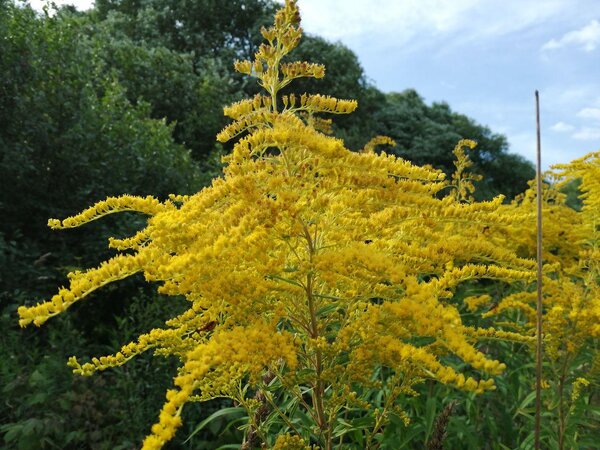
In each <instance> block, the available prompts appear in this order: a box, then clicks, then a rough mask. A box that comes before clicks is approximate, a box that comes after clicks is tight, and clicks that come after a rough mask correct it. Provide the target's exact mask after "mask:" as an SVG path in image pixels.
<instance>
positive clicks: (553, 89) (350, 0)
mask: <svg viewBox="0 0 600 450" xmlns="http://www.w3.org/2000/svg"><path fill="white" fill-rule="evenodd" d="M298 4H299V5H300V9H301V11H300V12H301V14H302V16H303V26H304V28H305V30H306V31H307V32H309V33H314V34H318V35H320V36H323V37H325V38H327V39H329V40H333V41H341V42H342V43H344V44H345V45H347V46H348V47H350V48H351V49H352V50H354V51H355V52H356V53H357V54H358V56H359V59H360V61H361V63H362V65H363V67H364V69H365V72H366V74H367V76H368V77H369V78H370V79H371V80H372V81H373V82H374V84H375V85H376V86H377V87H379V88H380V89H381V90H383V91H402V90H404V89H406V88H414V89H416V90H417V91H418V92H419V93H420V94H421V95H422V96H423V97H424V98H425V100H426V101H427V102H434V101H436V102H437V101H445V102H447V103H449V104H450V106H451V107H452V108H453V110H455V111H457V112H461V113H464V114H466V115H468V116H470V117H472V118H474V119H475V120H476V121H478V122H479V123H481V124H484V125H487V126H489V127H490V128H491V129H492V130H493V131H495V132H499V133H503V134H505V135H506V136H507V138H508V140H509V143H510V146H511V151H513V152H516V153H519V154H522V155H524V156H525V157H526V158H528V159H530V160H531V161H533V160H534V154H535V112H534V91H535V90H536V89H538V90H539V91H540V97H541V121H542V154H543V156H542V158H543V165H544V166H545V167H547V166H548V165H550V164H554V163H559V162H568V161H570V160H572V159H574V158H577V157H580V156H583V155H584V154H586V153H587V152H590V151H596V150H600V1H599V0H501V1H500V0H368V1H367V0H299V2H298ZM359 107H360V105H359Z"/></svg>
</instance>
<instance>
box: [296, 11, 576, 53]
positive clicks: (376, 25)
mask: <svg viewBox="0 0 600 450" xmlns="http://www.w3.org/2000/svg"><path fill="white" fill-rule="evenodd" d="M298 5H299V7H300V13H301V15H302V17H303V24H304V27H305V29H306V30H307V31H308V32H311V33H316V34H319V35H321V36H323V37H325V38H328V39H334V40H336V39H348V38H351V37H357V36H364V35H369V34H375V35H378V36H381V35H383V34H389V37H391V38H393V39H394V44H397V43H402V42H406V41H407V40H409V39H410V38H412V37H415V36H417V35H418V36H419V37H420V38H421V39H422V38H423V37H424V36H435V35H439V34H452V35H453V37H456V38H464V37H469V38H473V37H476V36H477V37H482V36H499V35H505V34H508V33H511V32H514V31H517V30H521V29H524V28H526V27H528V26H530V25H533V24H539V23H542V22H543V21H544V20H546V19H548V18H550V17H557V16H560V15H561V14H563V13H565V12H566V11H567V10H568V9H569V8H570V7H571V3H570V2H569V0H545V3H544V7H543V8H540V7H539V4H538V2H537V1H523V0H488V1H486V2H482V1H480V0H453V1H451V2H450V1H447V0H402V1H398V0H370V1H368V0H326V1H323V0H299V1H298Z"/></svg>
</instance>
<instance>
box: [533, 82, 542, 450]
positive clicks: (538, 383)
mask: <svg viewBox="0 0 600 450" xmlns="http://www.w3.org/2000/svg"><path fill="white" fill-rule="evenodd" d="M535 120H536V136H537V152H536V156H537V164H536V183H537V315H536V317H537V341H536V342H537V345H536V352H535V450H539V448H540V430H541V416H542V414H541V410H542V406H541V405H542V307H543V305H542V145H541V138H540V94H539V92H538V91H535Z"/></svg>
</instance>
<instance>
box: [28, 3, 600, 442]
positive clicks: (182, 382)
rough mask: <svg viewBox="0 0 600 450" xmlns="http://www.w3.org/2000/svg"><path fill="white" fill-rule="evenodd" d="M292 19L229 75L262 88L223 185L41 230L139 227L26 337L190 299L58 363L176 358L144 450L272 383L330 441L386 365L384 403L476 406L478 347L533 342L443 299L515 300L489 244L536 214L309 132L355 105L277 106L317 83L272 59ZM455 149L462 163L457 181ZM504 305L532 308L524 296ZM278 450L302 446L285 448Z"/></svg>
mask: <svg viewBox="0 0 600 450" xmlns="http://www.w3.org/2000/svg"><path fill="white" fill-rule="evenodd" d="M298 23H299V16H298V9H297V6H296V2H294V1H289V0H288V1H287V2H286V4H285V6H284V7H283V8H282V9H281V10H280V11H279V12H278V13H277V16H276V19H275V25H274V27H273V28H268V29H264V30H263V35H264V36H265V38H266V39H267V40H268V41H269V43H268V44H263V45H262V46H261V47H260V48H259V50H258V52H257V54H256V55H255V58H254V60H253V61H244V62H239V61H238V62H236V63H235V68H236V70H238V71H240V72H242V73H246V74H249V75H252V76H255V77H257V78H258V80H259V84H260V85H261V86H262V87H264V89H265V92H264V93H263V95H259V96H256V97H254V98H252V99H247V100H242V101H240V102H236V103H234V104H233V105H230V106H228V107H226V108H224V112H225V114H226V115H227V116H229V117H230V118H231V119H232V123H231V124H229V125H228V126H226V127H225V128H224V129H223V131H221V132H220V133H219V135H218V139H219V140H220V141H222V142H225V141H227V140H229V139H232V138H234V137H236V136H239V135H241V134H244V136H243V137H242V138H241V139H239V140H238V141H237V142H235V143H234V145H233V150H232V152H231V154H229V155H228V156H226V157H224V159H223V160H224V162H225V164H226V167H225V168H224V174H223V177H221V178H218V179H215V180H214V181H213V183H212V184H211V185H210V186H208V187H206V188H205V189H203V190H202V191H201V192H199V193H197V194H195V195H191V196H171V197H170V199H169V200H167V201H165V202H159V201H158V200H155V199H151V198H145V199H144V198H138V197H129V196H128V197H122V198H115V199H109V200H107V201H105V202H100V203H99V204H97V205H95V206H94V207H92V208H90V209H89V210H86V211H84V213H82V214H80V215H78V216H75V217H74V218H71V219H70V220H65V221H62V222H61V221H57V220H52V221H50V225H51V226H53V227H56V228H59V227H60V228H64V227H70V226H77V225H79V224H81V223H84V222H86V221H89V220H94V219H96V218H99V217H101V216H103V215H106V214H110V213H112V212H117V211H121V210H122V211H130V210H136V211H141V212H144V213H147V214H149V215H150V216H151V217H150V218H149V219H148V226H147V228H145V229H144V230H142V231H140V232H139V233H137V234H136V235H134V236H133V237H128V238H124V239H111V240H110V245H111V246H112V247H114V248H117V249H119V250H122V251H126V252H127V253H128V254H120V255H119V256H117V257H116V258H115V259H114V260H110V261H109V262H107V263H104V264H103V265H101V266H100V267H99V268H97V269H92V270H91V271H87V272H86V271H81V272H74V273H72V274H71V275H70V276H69V279H70V283H71V284H70V286H69V288H68V289H61V290H59V292H58V294H57V296H56V297H55V298H53V299H52V300H51V301H50V302H46V303H43V304H41V305H37V306H33V307H30V308H27V307H21V308H20V309H19V314H20V316H21V324H22V325H27V324H30V323H34V324H36V325H39V324H41V323H42V322H43V321H45V320H46V319H47V318H48V317H50V316H52V315H55V314H57V313H59V312H60V311H62V310H64V309H66V308H67V307H68V306H69V305H70V304H72V303H73V302H74V301H77V300H79V299H80V298H83V297H84V296H85V295H86V294H87V293H89V292H91V290H93V289H96V288H98V287H100V286H102V285H103V284H106V283H108V282H110V281H114V280H117V279H120V278H123V277H125V276H128V275H129V274H132V273H136V272H143V274H144V278H145V279H146V280H147V281H151V282H156V283H158V285H159V288H158V290H159V292H160V293H163V294H167V295H172V296H177V297H179V298H184V299H185V300H186V301H187V302H188V309H187V310H186V311H185V312H183V313H181V314H180V315H178V316H177V317H173V318H171V319H170V320H168V321H167V323H166V324H165V327H163V328H156V329H154V330H151V331H150V332H149V333H146V334H144V335H141V336H140V337H139V338H138V339H137V340H136V341H135V342H131V343H127V344H125V345H123V346H122V347H121V348H120V349H118V351H117V352H116V353H115V354H113V355H108V356H102V357H99V358H92V359H91V360H90V361H89V362H85V363H80V362H78V361H77V359H76V358H71V359H70V360H69V365H70V366H71V367H73V369H74V370H75V371H76V372H77V373H80V374H81V375H89V374H91V373H93V372H96V371H99V370H104V369H107V368H109V367H114V366H118V365H121V364H124V363H125V362H127V361H128V360H129V359H131V358H133V357H135V356H136V355H137V354H139V353H140V352H142V351H145V350H149V349H151V350H153V352H154V354H155V355H157V356H174V357H176V358H177V359H178V360H179V363H180V366H179V369H178V371H177V374H176V375H175V377H174V382H173V389H171V390H169V391H168V392H167V394H166V400H165V404H164V405H163V408H162V410H161V412H160V413H159V415H158V418H157V421H156V424H154V426H152V427H151V428H150V435H149V436H148V437H147V438H146V440H145V441H144V448H145V449H150V448H152V449H154V448H161V447H162V446H164V445H165V443H166V442H167V441H169V440H170V439H171V438H172V436H173V434H174V433H175V431H176V430H177V428H178V427H179V426H180V425H181V419H180V416H181V411H182V408H183V407H184V405H185V404H186V403H187V402H190V401H205V400H208V399H211V398H216V397H226V398H232V399H235V400H236V401H238V402H239V404H240V405H246V406H248V408H249V411H248V413H249V414H253V412H252V407H255V408H258V407H259V406H260V401H259V400H257V398H255V394H256V393H258V392H259V391H260V390H261V389H263V388H264V385H265V384H269V383H271V381H268V380H272V384H270V388H273V389H276V390H277V389H279V388H278V386H283V387H282V388H281V389H290V390H294V391H301V392H302V397H303V400H304V398H305V397H312V398H310V399H308V400H309V401H307V402H306V406H305V405H301V406H300V407H302V408H305V409H307V410H305V411H303V413H304V414H307V416H309V417H315V418H317V421H320V422H321V423H318V424H315V425H317V426H318V427H325V428H326V427H327V420H326V418H327V417H336V415H337V414H338V413H339V412H340V411H341V410H343V409H344V408H350V407H352V408H354V407H360V408H369V407H370V406H369V404H368V399H365V398H361V396H360V395H359V394H357V393H356V392H354V393H353V394H351V393H350V390H349V388H348V386H351V385H352V384H353V383H364V385H365V386H367V387H369V386H373V387H374V388H381V384H379V385H378V384H377V383H376V382H374V381H373V374H374V371H375V370H377V369H378V368H381V367H387V368H388V369H389V370H387V372H389V373H391V374H392V376H394V377H397V378H398V379H405V380H406V383H407V384H406V386H403V387H398V389H397V390H393V392H396V395H399V394H398V393H406V394H408V393H414V390H411V389H412V387H413V386H415V385H416V384H417V383H419V382H421V381H422V380H424V379H426V378H429V379H434V380H437V381H439V382H441V383H446V384H448V385H452V386H456V387H458V388H460V389H466V390H469V391H473V392H478V393H480V392H484V391H485V390H489V389H493V388H494V384H493V380H491V379H489V380H487V379H486V380H479V381H478V380H477V379H476V378H482V377H485V376H492V375H495V374H498V373H500V372H502V371H503V370H504V365H503V364H502V363H501V362H500V361H495V360H492V359H490V358H489V357H487V356H486V355H485V354H484V353H483V352H481V351H480V350H478V346H477V343H478V342H480V341H482V340H487V339H507V340H512V341H516V342H530V338H531V335H529V334H527V333H525V335H521V334H520V333H519V332H518V331H519V330H518V329H512V328H511V329H510V330H511V331H504V330H503V329H495V328H494V329H493V328H487V329H481V328H477V329H476V328H469V327H466V326H465V325H464V324H463V323H462V318H461V315H460V313H459V310H458V309H457V307H456V306H455V305H454V304H455V303H456V302H455V301H454V300H453V298H452V297H453V296H454V292H455V290H456V289H457V288H459V287H460V286H461V283H465V282H469V281H474V280H479V279H494V280H500V281H503V282H506V283H511V284H513V285H515V286H526V287H527V285H528V284H529V283H532V282H533V281H534V280H535V273H534V269H535V265H534V263H533V262H532V260H531V259H527V258H522V257H520V256H519V255H518V254H517V249H503V248H501V247H502V245H501V242H502V240H501V238H500V236H502V235H503V234H506V233H509V232H513V230H517V229H520V228H519V227H521V226H524V225H526V224H527V223H528V220H530V218H531V217H533V216H532V215H531V214H530V212H529V211H528V209H527V207H528V205H529V203H527V202H529V201H530V200H531V198H530V197H531V196H530V195H529V194H528V195H529V196H528V197H526V198H524V199H523V200H522V202H523V204H524V205H525V206H524V207H522V208H521V207H517V206H515V205H506V204H504V201H503V200H504V199H503V198H502V197H497V198H496V199H494V200H492V201H489V202H465V201H462V200H461V199H458V201H457V198H456V197H455V196H453V195H446V196H445V197H444V194H445V193H446V192H451V187H452V183H453V181H452V180H450V181H446V178H445V175H444V174H443V173H442V172H441V171H439V170H436V169H433V168H431V167H419V166H415V165H413V164H412V163H410V162H408V161H405V160H403V159H401V158H397V157H395V156H393V155H387V154H385V153H384V152H381V153H379V154H376V153H375V152H374V151H373V152H372V151H370V150H369V149H372V146H373V147H374V145H378V144H382V143H386V144H390V143H391V141H389V140H387V139H385V138H376V139H375V140H374V141H372V142H371V143H370V146H369V145H368V146H367V151H366V152H363V153H356V152H351V151H350V150H348V149H347V148H346V147H345V146H344V143H343V141H341V140H340V139H335V138H333V137H330V136H326V135H325V134H323V133H322V132H319V130H321V131H323V130H326V129H327V127H328V126H330V122H329V119H327V120H324V119H320V118H319V117H318V113H327V114H329V113H335V114H347V113H350V112H351V111H353V110H354V109H355V108H356V106H357V104H356V102H355V101H353V100H338V99H335V98H332V97H329V96H324V95H318V94H303V95H301V96H296V95H294V94H289V95H287V96H281V89H282V88H283V87H284V86H285V85H286V83H289V82H291V81H292V79H293V78H297V77H303V76H313V77H320V76H322V75H323V74H324V72H323V71H322V67H321V66H319V65H315V64H311V63H303V62H298V63H283V64H281V63H280V62H281V61H283V58H284V56H285V55H286V54H287V53H288V52H289V51H290V49H291V48H292V47H294V46H295V45H297V43H298V39H299V37H300V35H301V29H300V28H299V27H298ZM282 105H283V108H284V109H283V111H282V110H281V108H282ZM384 141H385V142H384ZM460 145H461V146H462V145H466V146H469V143H468V142H463V143H462V144H460ZM461 146H459V149H458V150H457V153H458V154H457V157H458V158H459V159H461V160H462V161H463V162H462V163H461V164H463V167H466V166H467V165H468V162H467V160H466V159H465V158H463V156H461V155H463V154H464V150H463V149H462V147H461ZM449 150H450V149H449ZM460 152H463V153H462V154H461V153H460ZM578 170H579V169H578ZM588 178H589V177H588ZM590 183H592V181H588V184H589V185H590V186H591V184H590ZM555 198H558V197H555ZM590 214H591V213H590ZM521 231H522V230H521ZM521 234H523V236H524V237H522V238H521V239H523V241H522V242H521V244H523V246H524V248H528V247H527V245H528V243H529V241H528V240H527V237H526V236H525V234H524V233H521ZM584 237H585V236H584V235H582V236H580V239H584ZM580 250H583V249H580ZM573 253H575V252H573ZM576 254H577V255H579V251H577V252H576ZM553 262H558V261H553ZM587 264H588V266H592V265H593V264H594V262H593V261H589V262H588V263H587ZM547 267H549V266H547ZM573 267H577V264H575V265H573ZM547 270H548V269H547ZM573 270H579V269H573ZM545 275H546V277H549V278H551V276H553V274H551V273H550V272H545ZM549 286H550V287H552V289H553V292H549V294H550V295H551V298H552V300H553V301H556V302H557V304H559V303H560V302H559V301H558V298H559V297H558V293H559V292H561V291H562V292H568V293H569V294H575V293H578V292H579V291H578V290H577V287H576V286H571V285H570V284H569V283H568V282H564V283H562V285H559V283H558V282H556V283H555V285H554V286H553V285H552V284H551V283H549ZM524 289H525V288H524ZM525 290H526V289H525ZM579 296H580V295H579ZM549 298H550V297H549ZM555 299H556V300H555ZM513 300H515V301H517V300H518V301H520V302H521V303H522V304H523V305H526V304H527V299H526V298H519V299H517V298H513ZM474 303H477V302H475V301H473V304H474ZM508 305H509V300H507V301H506V303H505V305H504V306H503V307H502V308H500V309H502V310H503V311H504V312H506V311H507V310H508ZM513 305H516V303H514V302H513ZM561 305H562V304H561ZM587 306H588V305H587V304H583V303H582V304H581V305H580V306H579V307H578V309H577V311H579V313H578V314H577V320H578V321H579V320H588V321H590V322H592V321H593V320H596V323H597V322H598V318H599V311H600V309H597V308H596V309H595V308H588V307H587ZM563 308H564V305H563ZM568 311H569V308H564V309H563V313H565V314H566V313H567V312H568ZM593 311H597V312H593ZM559 312H560V311H559V310H554V313H553V317H554V316H556V320H555V322H554V323H555V324H556V327H555V328H556V330H550V331H551V333H550V334H551V335H552V336H554V335H557V336H558V335H559V333H560V329H559V327H558V324H559V319H561V318H563V317H562V315H563V313H561V314H559ZM584 312H585V313H584ZM503 314H504V313H503ZM586 314H589V316H588V315H586ZM568 318H569V316H568V315H567V320H568ZM497 328H501V327H500V326H499V327H497ZM523 329H526V327H525V326H524V325H523ZM598 332H599V333H600V331H598ZM550 342H552V341H550ZM581 342H582V341H581ZM576 345H577V346H580V345H582V344H580V341H579V340H578V341H576ZM549 348H550V349H552V348H554V349H555V351H556V353H559V351H560V349H561V347H560V346H555V347H551V346H550V347H549ZM456 358H458V359H460V360H461V362H463V363H465V364H467V365H469V366H470V367H471V368H472V371H474V372H477V373H478V374H479V375H476V376H474V377H468V376H466V375H465V374H464V373H462V372H461V371H460V370H458V369H457V366H455V365H453V361H454V360H455V359H456ZM280 393H281V392H280V391H279V392H277V394H278V395H277V396H275V395H274V396H273V398H274V399H276V398H279V394H280ZM382 414H383V413H382ZM284 415H285V413H284ZM282 419H284V418H282ZM284 420H285V419H284ZM290 421H291V423H297V421H296V420H295V418H293V417H292V418H290ZM281 439H282V440H283V442H284V443H285V442H287V441H286V439H287V440H288V441H290V442H296V443H299V445H302V443H301V442H300V441H298V439H296V438H293V437H291V438H289V439H288V438H281ZM290 439H291V440H290ZM280 444H281V442H280ZM320 444H322V442H321V443H320ZM281 445H284V444H281Z"/></svg>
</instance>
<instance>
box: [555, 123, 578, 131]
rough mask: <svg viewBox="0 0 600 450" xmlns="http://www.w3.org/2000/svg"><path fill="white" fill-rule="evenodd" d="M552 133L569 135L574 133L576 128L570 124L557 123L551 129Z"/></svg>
mask: <svg viewBox="0 0 600 450" xmlns="http://www.w3.org/2000/svg"><path fill="white" fill-rule="evenodd" d="M550 129H551V130H552V131H556V132H557V133H568V132H570V131H573V130H574V129H575V127H574V126H573V125H571V124H569V123H565V122H556V123H555V124H554V125H552V126H551V127H550Z"/></svg>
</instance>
